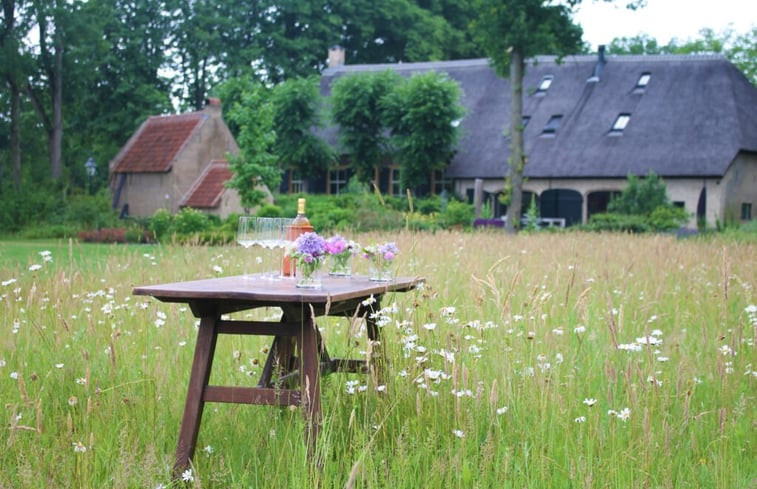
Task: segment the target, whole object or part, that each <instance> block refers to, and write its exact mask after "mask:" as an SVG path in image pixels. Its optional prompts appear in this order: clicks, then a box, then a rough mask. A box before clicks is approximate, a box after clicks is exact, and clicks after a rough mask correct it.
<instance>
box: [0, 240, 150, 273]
mask: <svg viewBox="0 0 757 489" xmlns="http://www.w3.org/2000/svg"><path fill="white" fill-rule="evenodd" d="M159 250H160V246H159V245H137V244H128V245H124V244H98V243H82V242H79V241H76V240H0V269H3V268H8V269H13V268H28V267H30V266H32V265H34V264H40V263H42V261H43V256H42V255H41V254H42V253H44V252H46V251H49V252H50V253H51V256H52V257H53V260H54V261H55V263H56V265H58V266H60V267H64V268H65V267H70V265H71V264H72V263H73V264H75V265H76V266H77V267H80V268H85V269H87V268H90V267H92V266H94V265H96V264H98V263H102V262H104V261H107V260H108V259H109V258H110V257H112V256H118V255H124V254H130V253H136V252H141V253H147V254H152V253H156V252H159Z"/></svg>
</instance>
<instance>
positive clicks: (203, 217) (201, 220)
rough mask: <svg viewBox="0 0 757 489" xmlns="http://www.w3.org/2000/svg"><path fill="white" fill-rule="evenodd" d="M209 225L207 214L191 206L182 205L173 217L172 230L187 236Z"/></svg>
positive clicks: (207, 227) (204, 229) (205, 228)
mask: <svg viewBox="0 0 757 489" xmlns="http://www.w3.org/2000/svg"><path fill="white" fill-rule="evenodd" d="M210 227H211V220H210V218H209V217H208V215H207V214H205V213H204V212H200V211H198V210H196V209H192V208H191V207H184V208H183V209H182V210H181V212H179V213H178V214H176V215H175V216H174V217H173V230H174V232H175V233H176V234H179V235H183V236H189V235H192V234H197V233H199V232H200V231H206V230H208V229H210Z"/></svg>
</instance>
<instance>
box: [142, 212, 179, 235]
mask: <svg viewBox="0 0 757 489" xmlns="http://www.w3.org/2000/svg"><path fill="white" fill-rule="evenodd" d="M172 226H173V217H172V216H171V213H170V212H169V211H168V209H158V210H157V211H155V213H154V214H153V215H152V217H151V218H150V220H149V221H148V223H147V229H149V230H150V231H152V233H153V235H154V236H155V239H157V240H158V241H160V240H163V239H164V238H166V237H167V236H169V235H170V234H171V227H172Z"/></svg>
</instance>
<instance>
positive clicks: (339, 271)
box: [329, 253, 352, 277]
mask: <svg viewBox="0 0 757 489" xmlns="http://www.w3.org/2000/svg"><path fill="white" fill-rule="evenodd" d="M329 275H332V276H334V277H349V276H351V275H352V255H351V254H350V253H347V254H343V255H331V257H330V258H329Z"/></svg>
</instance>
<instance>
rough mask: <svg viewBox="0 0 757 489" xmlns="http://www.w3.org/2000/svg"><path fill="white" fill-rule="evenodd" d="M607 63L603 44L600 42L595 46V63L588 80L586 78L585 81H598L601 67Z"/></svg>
mask: <svg viewBox="0 0 757 489" xmlns="http://www.w3.org/2000/svg"><path fill="white" fill-rule="evenodd" d="M606 64H607V60H606V59H605V45H604V44H600V45H599V46H598V47H597V64H595V65H594V72H593V73H592V74H591V76H590V77H589V79H588V80H586V82H587V83H597V82H598V81H599V76H600V75H601V74H602V68H604V66H605V65H606Z"/></svg>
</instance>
